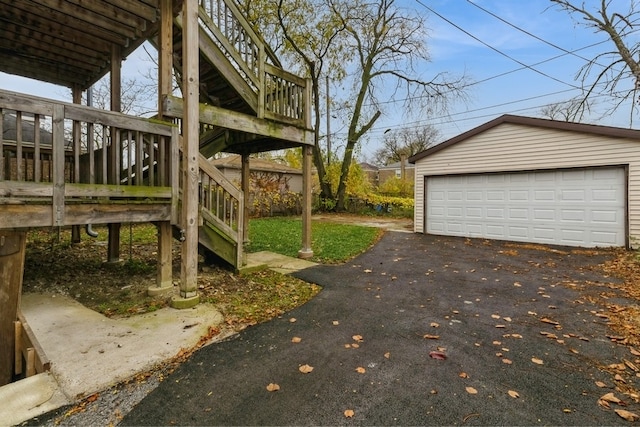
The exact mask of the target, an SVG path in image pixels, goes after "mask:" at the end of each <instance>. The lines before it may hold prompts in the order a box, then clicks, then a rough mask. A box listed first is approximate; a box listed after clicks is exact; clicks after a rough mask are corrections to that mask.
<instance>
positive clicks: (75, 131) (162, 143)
mask: <svg viewBox="0 0 640 427" xmlns="http://www.w3.org/2000/svg"><path fill="white" fill-rule="evenodd" d="M0 127H1V129H0V130H1V131H0V148H1V149H0V217H1V218H2V221H1V222H0V228H3V229H7V228H25V227H54V226H69V225H82V224H100V223H102V224H106V223H119V222H144V221H172V223H176V221H177V208H178V188H179V187H178V181H177V171H178V131H177V128H176V127H175V126H172V125H171V124H168V123H154V122H152V121H150V120H147V119H143V118H139V117H131V116H126V115H124V114H119V113H113V112H109V111H104V110H98V109H94V108H90V107H83V106H78V105H75V104H68V103H62V102H55V101H51V100H46V99H42V98H37V97H32V96H28V95H21V94H16V93H11V92H8V91H4V90H0ZM3 135H5V136H3ZM7 135H9V136H10V139H9V138H7Z"/></svg>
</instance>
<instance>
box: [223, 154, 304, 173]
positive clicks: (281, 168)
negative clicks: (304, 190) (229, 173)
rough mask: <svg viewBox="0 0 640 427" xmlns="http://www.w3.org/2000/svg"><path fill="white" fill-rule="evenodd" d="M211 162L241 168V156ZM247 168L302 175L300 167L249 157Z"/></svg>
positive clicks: (225, 166) (230, 167) (231, 167)
mask: <svg viewBox="0 0 640 427" xmlns="http://www.w3.org/2000/svg"><path fill="white" fill-rule="evenodd" d="M211 163H212V164H213V165H214V166H215V167H217V168H219V169H223V168H227V169H242V156H239V155H233V156H228V157H223V158H220V159H215V160H212V161H211ZM249 169H250V170H252V171H260V172H271V173H288V174H295V175H302V170H301V169H296V168H292V167H291V166H287V165H283V164H281V163H277V162H273V161H270V160H265V159H258V158H253V157H250V158H249Z"/></svg>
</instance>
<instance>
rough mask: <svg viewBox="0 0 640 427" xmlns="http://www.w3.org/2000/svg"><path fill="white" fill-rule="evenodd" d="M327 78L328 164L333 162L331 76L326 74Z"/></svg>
mask: <svg viewBox="0 0 640 427" xmlns="http://www.w3.org/2000/svg"><path fill="white" fill-rule="evenodd" d="M325 77H326V80H327V166H328V165H330V164H331V111H330V106H331V102H330V99H329V76H325Z"/></svg>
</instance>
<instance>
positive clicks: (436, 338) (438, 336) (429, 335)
mask: <svg viewBox="0 0 640 427" xmlns="http://www.w3.org/2000/svg"><path fill="white" fill-rule="evenodd" d="M423 338H425V339H428V340H439V339H440V335H431V334H425V335H424V336H423Z"/></svg>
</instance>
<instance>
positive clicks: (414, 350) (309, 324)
mask: <svg viewBox="0 0 640 427" xmlns="http://www.w3.org/2000/svg"><path fill="white" fill-rule="evenodd" d="M610 256H611V254H610V253H609V252H607V251H588V250H574V249H571V248H560V247H554V248H552V247H542V246H533V245H518V244H513V243H511V244H510V243H506V242H495V241H494V242H489V241H484V240H469V239H461V238H450V237H438V236H425V235H418V234H407V233H396V232H388V233H387V234H386V235H385V236H384V237H383V239H382V240H381V241H380V242H379V243H378V244H377V245H376V246H375V247H374V248H373V249H372V250H370V251H369V252H367V253H365V254H363V255H361V256H359V257H358V258H356V259H354V260H352V261H351V262H348V263H346V264H345V265H341V266H318V267H313V268H310V269H306V270H303V271H301V272H299V273H297V274H296V275H297V276H298V277H300V278H302V279H304V280H307V281H310V282H315V283H318V284H320V285H322V286H323V287H324V289H323V291H322V292H321V293H320V294H319V295H318V296H317V297H316V298H314V299H313V300H312V301H311V302H309V303H307V304H306V305H304V306H302V307H300V308H298V309H296V310H294V311H292V312H290V313H288V314H287V315H286V316H284V317H283V318H280V319H275V320H273V321H271V322H268V323H265V324H262V325H258V326H255V327H252V328H249V329H247V330H245V331H244V332H242V333H241V334H239V335H238V336H237V337H235V338H234V339H231V340H229V341H226V342H221V343H217V344H213V345H210V346H207V347H205V348H203V349H201V350H199V351H198V352H197V353H196V354H194V356H193V357H192V358H191V359H190V360H189V361H187V362H186V363H184V364H183V365H182V366H181V367H180V368H178V369H177V370H176V371H175V372H174V373H173V374H172V375H171V376H170V377H168V378H167V379H166V380H165V381H164V382H163V383H162V384H160V386H159V387H158V388H157V389H155V390H154V391H153V392H152V393H151V394H149V395H148V396H147V397H146V398H145V399H144V400H143V401H142V402H141V403H140V404H139V405H138V406H137V407H136V408H134V410H133V411H131V412H130V413H129V414H128V415H127V416H126V417H125V418H124V420H123V421H122V424H123V425H144V424H146V425H173V424H177V425H185V424H188V425H219V424H225V425H230V424H235V425H349V424H359V425H362V424H365V425H374V424H376V425H394V424H395V425H425V424H437V425H461V424H465V425H488V424H489V425H497V424H500V425H525V424H526V425H538V424H540V425H542V424H555V425H558V424H559V425H611V424H629V423H628V422H627V421H624V420H623V419H622V418H620V417H619V416H618V415H617V414H616V413H615V412H614V411H613V409H617V408H620V409H626V410H631V411H634V410H635V411H636V412H637V409H638V408H637V405H635V404H634V405H630V406H629V407H622V406H619V405H615V404H612V409H610V410H606V409H604V408H602V407H601V406H599V405H598V399H599V398H600V397H601V396H603V395H604V394H606V393H608V392H614V393H616V396H618V397H620V398H621V399H623V400H628V401H631V399H629V398H628V397H627V396H624V395H623V394H621V393H620V392H617V391H616V390H615V388H614V387H615V383H614V379H613V374H612V373H610V372H607V370H605V368H606V367H607V366H609V365H611V364H618V363H622V362H623V360H624V359H628V360H633V358H634V356H632V355H631V354H630V353H629V350H628V349H627V348H626V347H624V346H622V345H619V344H616V343H614V342H612V341H611V340H610V339H609V338H607V336H606V335H607V334H608V333H609V332H608V331H607V326H606V320H605V319H603V318H601V317H599V316H596V315H595V314H597V313H596V312H597V310H600V309H601V308H600V307H596V306H593V305H591V304H589V303H588V302H587V301H586V299H585V298H583V295H582V293H583V292H584V290H582V291H579V290H578V289H579V288H580V287H581V286H582V285H584V284H585V283H586V282H589V283H590V284H589V285H588V286H590V287H596V288H600V287H601V286H604V285H605V284H606V283H609V282H611V280H612V279H610V278H606V277H605V276H604V275H603V273H602V272H600V271H598V269H597V268H593V267H594V266H596V265H598V264H600V263H602V262H604V261H605V260H607V259H609V258H610ZM294 319H295V321H294ZM425 336H427V338H425ZM294 337H298V338H300V339H301V341H300V342H298V343H295V342H292V339H293V338H294ZM429 337H430V338H429ZM434 351H435V352H437V353H435V354H434V355H435V356H436V358H433V357H430V354H431V352H434ZM438 355H444V356H445V357H446V359H444V360H442V359H441V358H437V356H438ZM303 365H309V366H311V367H313V371H312V372H310V373H306V374H304V373H301V372H300V370H299V368H300V367H301V366H303ZM360 368H361V369H360ZM358 371H360V372H358ZM609 371H610V369H609ZM627 380H628V381H629V382H632V381H633V379H631V378H628V379H627ZM596 382H602V383H604V385H606V386H607V387H608V388H602V387H599V386H598V385H597V384H596ZM271 383H273V384H278V385H279V387H280V390H279V391H274V392H269V391H267V386H268V385H269V384H271ZM602 385H603V384H600V386H602ZM346 410H352V411H353V416H352V417H346V416H345V411H346Z"/></svg>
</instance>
